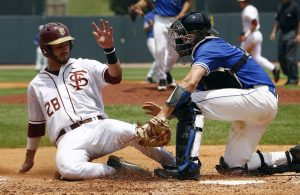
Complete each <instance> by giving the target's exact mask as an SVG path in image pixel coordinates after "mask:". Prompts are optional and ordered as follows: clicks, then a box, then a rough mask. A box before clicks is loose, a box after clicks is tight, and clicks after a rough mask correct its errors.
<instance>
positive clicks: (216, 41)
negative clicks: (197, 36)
mask: <svg viewBox="0 0 300 195" xmlns="http://www.w3.org/2000/svg"><path fill="white" fill-rule="evenodd" d="M243 55H244V51H242V50H241V49H240V48H238V47H236V46H234V45H231V44H229V43H228V42H226V41H224V40H223V39H221V38H218V37H208V38H206V39H205V40H204V41H202V42H200V43H199V44H198V45H197V46H196V47H195V49H194V51H193V65H197V66H202V67H204V68H205V69H206V70H207V74H209V73H210V72H212V71H215V70H217V69H218V68H220V67H222V68H227V69H231V68H232V66H233V65H234V64H235V63H236V62H238V61H239V59H240V58H241V57H242V56H243ZM236 75H237V77H238V79H239V80H240V82H241V83H242V85H243V88H244V89H249V88H253V87H254V86H255V85H267V86H270V87H273V88H275V86H274V84H273V82H272V80H271V79H270V77H269V76H268V75H267V73H266V72H265V71H264V69H263V68H262V67H261V66H260V65H259V64H257V62H256V61H255V60H254V59H253V57H252V56H250V57H249V59H248V60H247V62H246V63H245V64H244V65H242V66H241V68H240V69H239V70H238V71H237V73H236Z"/></svg>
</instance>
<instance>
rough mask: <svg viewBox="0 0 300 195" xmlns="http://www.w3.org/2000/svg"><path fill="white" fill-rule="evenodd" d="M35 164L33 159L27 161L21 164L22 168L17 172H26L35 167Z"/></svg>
mask: <svg viewBox="0 0 300 195" xmlns="http://www.w3.org/2000/svg"><path fill="white" fill-rule="evenodd" d="M33 164H34V162H33V161H31V162H27V161H25V162H24V163H23V165H22V166H21V168H20V169H19V170H17V171H16V172H17V173H26V172H28V171H29V170H30V169H31V168H32V167H33Z"/></svg>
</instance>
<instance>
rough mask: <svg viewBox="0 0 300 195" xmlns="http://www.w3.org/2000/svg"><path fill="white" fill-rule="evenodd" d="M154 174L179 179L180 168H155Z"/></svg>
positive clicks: (164, 177)
mask: <svg viewBox="0 0 300 195" xmlns="http://www.w3.org/2000/svg"><path fill="white" fill-rule="evenodd" d="M154 175H155V176H157V177H159V178H162V179H177V177H178V170H177V169H176V168H173V169H169V168H166V169H154Z"/></svg>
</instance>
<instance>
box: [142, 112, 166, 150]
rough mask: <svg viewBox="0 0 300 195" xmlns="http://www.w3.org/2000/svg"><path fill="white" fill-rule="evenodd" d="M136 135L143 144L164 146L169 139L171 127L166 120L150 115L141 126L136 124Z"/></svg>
mask: <svg viewBox="0 0 300 195" xmlns="http://www.w3.org/2000/svg"><path fill="white" fill-rule="evenodd" d="M136 137H137V140H138V143H139V144H140V145H143V146H152V147H159V146H164V145H167V144H168V143H169V141H170V139H171V128H170V126H169V125H168V123H167V122H166V121H163V120H161V119H158V118H156V117H152V118H151V119H150V120H149V121H147V122H146V124H144V125H143V126H141V125H140V124H137V127H136Z"/></svg>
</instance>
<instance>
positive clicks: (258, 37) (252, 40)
mask: <svg viewBox="0 0 300 195" xmlns="http://www.w3.org/2000/svg"><path fill="white" fill-rule="evenodd" d="M262 42H263V36H262V34H261V32H260V31H258V30H257V31H254V32H252V33H250V34H249V35H248V37H247V39H246V40H245V41H243V42H242V43H241V48H242V49H244V50H246V49H247V48H249V47H251V45H254V48H253V50H252V51H251V53H250V54H251V55H252V56H253V58H254V60H255V61H256V62H257V63H258V64H259V65H261V66H262V67H264V68H266V69H268V70H270V71H272V70H273V69H274V68H275V65H274V64H272V63H271V62H270V61H269V60H268V59H266V58H265V57H263V56H262V55H261V45H262Z"/></svg>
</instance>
